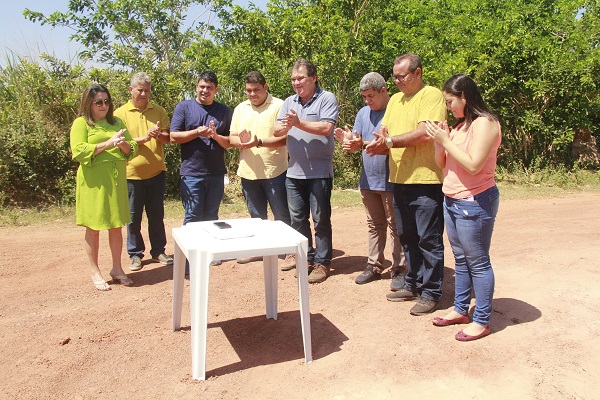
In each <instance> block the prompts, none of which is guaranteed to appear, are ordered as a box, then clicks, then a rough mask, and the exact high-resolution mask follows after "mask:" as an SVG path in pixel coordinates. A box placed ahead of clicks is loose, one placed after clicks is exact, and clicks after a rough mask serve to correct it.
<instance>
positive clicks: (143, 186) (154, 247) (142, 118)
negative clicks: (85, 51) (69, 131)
mask: <svg viewBox="0 0 600 400" xmlns="http://www.w3.org/2000/svg"><path fill="white" fill-rule="evenodd" d="M151 86H152V82H151V79H150V77H149V76H148V74H146V73H144V72H138V73H135V74H134V75H133V76H132V77H131V82H130V85H129V93H131V100H129V101H128V102H127V104H125V105H123V106H121V107H119V108H118V109H117V110H115V116H117V117H119V118H121V119H122V120H123V121H124V122H125V125H126V126H127V130H128V131H129V133H130V134H131V137H132V138H133V140H135V141H136V142H137V144H138V146H139V149H138V152H137V154H136V156H135V157H134V158H133V159H132V160H130V161H129V162H128V163H127V187H128V190H129V212H130V214H131V222H130V223H128V224H127V253H128V254H129V257H130V260H131V263H130V265H129V269H130V270H131V271H139V270H140V269H142V258H143V257H144V250H146V246H145V244H144V239H143V237H142V233H141V229H142V213H143V211H144V208H145V209H146V216H147V218H148V236H149V239H150V246H151V247H150V256H151V257H152V259H154V260H156V261H158V262H160V263H161V264H163V265H170V264H173V258H172V257H170V256H168V255H166V254H165V246H166V245H167V236H166V234H165V224H164V215H165V210H164V197H165V171H166V170H167V167H166V166H165V161H164V159H165V156H164V151H163V145H164V144H166V143H169V140H170V137H169V117H168V116H167V112H166V111H165V109H164V108H162V107H160V106H158V105H156V104H153V103H152V102H150V93H151V90H152V87H151Z"/></svg>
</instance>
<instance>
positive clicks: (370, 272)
mask: <svg viewBox="0 0 600 400" xmlns="http://www.w3.org/2000/svg"><path fill="white" fill-rule="evenodd" d="M377 279H381V273H380V272H378V271H375V270H374V268H373V266H372V265H367V268H365V270H364V271H363V273H362V274H360V275H358V276H357V277H356V278H355V279H354V282H355V283H357V284H359V285H364V284H365V283H369V282H372V281H375V280H377Z"/></svg>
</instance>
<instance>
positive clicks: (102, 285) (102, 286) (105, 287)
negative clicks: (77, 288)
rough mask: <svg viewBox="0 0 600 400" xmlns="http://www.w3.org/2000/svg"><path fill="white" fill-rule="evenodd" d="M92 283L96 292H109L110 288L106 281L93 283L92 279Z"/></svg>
mask: <svg viewBox="0 0 600 400" xmlns="http://www.w3.org/2000/svg"><path fill="white" fill-rule="evenodd" d="M92 283H93V284H94V286H95V287H96V290H99V291H101V292H106V291H108V290H111V288H110V286H108V283H106V281H105V280H104V279H100V280H98V281H95V280H94V278H92Z"/></svg>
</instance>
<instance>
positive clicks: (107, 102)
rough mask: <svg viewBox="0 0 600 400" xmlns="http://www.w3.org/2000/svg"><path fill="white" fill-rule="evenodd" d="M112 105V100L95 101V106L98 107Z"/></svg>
mask: <svg viewBox="0 0 600 400" xmlns="http://www.w3.org/2000/svg"><path fill="white" fill-rule="evenodd" d="M110 103H111V100H110V99H104V100H101V99H98V100H96V101H94V104H95V105H96V106H97V107H102V105H105V106H107V105H109V104H110Z"/></svg>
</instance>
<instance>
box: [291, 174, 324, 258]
mask: <svg viewBox="0 0 600 400" xmlns="http://www.w3.org/2000/svg"><path fill="white" fill-rule="evenodd" d="M332 185H333V178H314V179H295V178H286V180H285V186H286V189H287V200H288V207H289V209H290V219H291V226H292V228H294V229H295V230H297V231H298V232H299V233H301V234H302V235H304V236H305V237H306V238H308V261H309V262H314V263H315V264H323V265H330V264H331V257H332V254H333V247H332V228H331V187H332ZM311 215H312V220H313V223H314V227H315V247H313V240H312V236H313V235H312V232H311V230H310V221H309V217H310V216H311Z"/></svg>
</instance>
